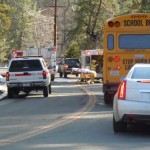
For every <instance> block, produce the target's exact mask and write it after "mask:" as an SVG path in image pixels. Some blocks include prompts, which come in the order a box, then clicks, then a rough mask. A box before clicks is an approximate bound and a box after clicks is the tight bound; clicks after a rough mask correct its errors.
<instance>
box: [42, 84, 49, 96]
mask: <svg viewBox="0 0 150 150" xmlns="http://www.w3.org/2000/svg"><path fill="white" fill-rule="evenodd" d="M48 94H49V86H46V87H44V88H43V96H44V97H48Z"/></svg>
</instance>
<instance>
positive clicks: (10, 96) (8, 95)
mask: <svg viewBox="0 0 150 150" xmlns="http://www.w3.org/2000/svg"><path fill="white" fill-rule="evenodd" d="M13 96H14V93H13V90H12V88H8V89H7V97H8V98H13Z"/></svg>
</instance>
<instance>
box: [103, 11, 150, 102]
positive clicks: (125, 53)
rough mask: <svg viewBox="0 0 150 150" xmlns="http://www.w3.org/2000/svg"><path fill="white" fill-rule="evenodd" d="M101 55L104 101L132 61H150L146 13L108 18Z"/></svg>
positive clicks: (149, 24) (149, 21)
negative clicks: (102, 54)
mask: <svg viewBox="0 0 150 150" xmlns="http://www.w3.org/2000/svg"><path fill="white" fill-rule="evenodd" d="M103 57H104V58H103V61H104V62H103V92H104V102H105V104H108V103H112V101H113V97H114V94H115V93H116V91H117V89H118V86H119V84H120V82H121V81H122V79H123V78H124V77H125V76H126V74H127V72H128V71H129V69H130V68H131V67H132V66H133V65H134V64H135V63H150V14H146V13H137V14H128V15H122V16H118V17H115V18H112V19H109V20H108V21H107V22H106V23H105V25H104V56H103Z"/></svg>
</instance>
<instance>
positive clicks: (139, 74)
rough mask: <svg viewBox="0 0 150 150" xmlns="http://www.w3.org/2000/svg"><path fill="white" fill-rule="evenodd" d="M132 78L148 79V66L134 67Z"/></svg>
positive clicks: (149, 69) (149, 75)
mask: <svg viewBox="0 0 150 150" xmlns="http://www.w3.org/2000/svg"><path fill="white" fill-rule="evenodd" d="M131 78H132V79H150V67H136V68H135V69H134V71H133V74H132V77H131Z"/></svg>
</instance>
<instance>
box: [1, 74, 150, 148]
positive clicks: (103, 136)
mask: <svg viewBox="0 0 150 150" xmlns="http://www.w3.org/2000/svg"><path fill="white" fill-rule="evenodd" d="M77 80H78V79H77V78H76V77H74V76H71V77H69V76H68V78H67V79H64V78H56V79H55V81H54V82H53V83H52V94H51V95H49V97H48V98H43V95H42V92H38V93H32V94H31V95H30V96H28V97H25V95H23V94H22V95H20V96H18V97H15V98H13V99H5V100H3V101H0V149H2V150H12V149H13V150H120V149H122V150H134V149H136V150H141V149H142V150H149V147H150V142H149V140H150V130H149V126H147V127H145V126H141V125H140V126H131V127H129V129H128V132H126V133H118V134H114V132H113V129H112V106H111V105H105V104H104V101H103V93H102V84H101V83H97V84H90V85H88V84H82V85H76V84H75V82H76V81H77Z"/></svg>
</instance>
